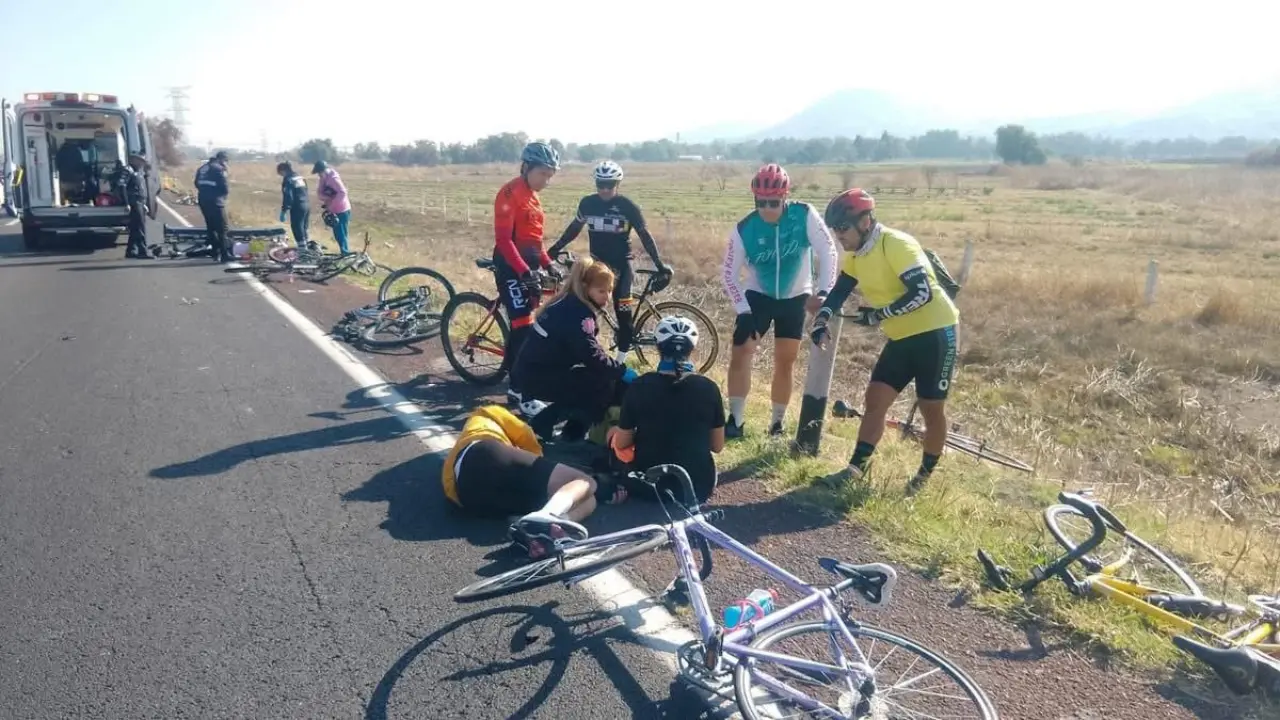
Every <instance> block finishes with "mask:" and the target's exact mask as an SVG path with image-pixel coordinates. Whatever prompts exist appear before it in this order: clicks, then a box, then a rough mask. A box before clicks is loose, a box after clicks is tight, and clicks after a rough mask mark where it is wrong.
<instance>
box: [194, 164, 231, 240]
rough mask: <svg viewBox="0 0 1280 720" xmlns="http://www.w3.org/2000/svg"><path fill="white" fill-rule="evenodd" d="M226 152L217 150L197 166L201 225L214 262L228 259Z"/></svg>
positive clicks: (197, 194)
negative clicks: (207, 234)
mask: <svg viewBox="0 0 1280 720" xmlns="http://www.w3.org/2000/svg"><path fill="white" fill-rule="evenodd" d="M230 190H231V188H230V185H228V183H227V153H226V151H225V150H219V151H218V154H216V155H214V156H213V157H211V158H209V159H208V160H207V161H205V163H204V164H203V165H201V166H200V169H199V170H196V200H197V201H198V202H199V204H200V214H201V215H204V226H205V229H206V230H207V231H208V233H209V246H210V248H211V249H212V251H211V253H210V254H211V255H212V257H213V259H214V260H215V261H217V262H224V263H225V262H231V261H232V260H233V259H234V258H232V257H231V248H229V247H227V195H228V194H229V193H230Z"/></svg>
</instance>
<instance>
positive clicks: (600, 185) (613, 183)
mask: <svg viewBox="0 0 1280 720" xmlns="http://www.w3.org/2000/svg"><path fill="white" fill-rule="evenodd" d="M616 187H618V181H617V180H605V181H603V182H597V183H596V189H597V190H612V189H614V188H616Z"/></svg>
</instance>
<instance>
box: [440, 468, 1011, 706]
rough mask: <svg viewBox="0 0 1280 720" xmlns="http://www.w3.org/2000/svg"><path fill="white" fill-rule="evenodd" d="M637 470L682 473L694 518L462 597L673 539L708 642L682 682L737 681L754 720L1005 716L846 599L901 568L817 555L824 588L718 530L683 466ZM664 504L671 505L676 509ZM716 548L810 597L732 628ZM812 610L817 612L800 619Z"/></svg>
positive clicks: (549, 577)
mask: <svg viewBox="0 0 1280 720" xmlns="http://www.w3.org/2000/svg"><path fill="white" fill-rule="evenodd" d="M632 477H633V478H635V479H637V480H643V481H644V482H646V483H648V484H649V485H651V486H653V487H654V488H655V491H656V489H657V487H658V482H659V481H661V480H663V479H665V478H667V477H674V478H677V479H679V480H680V481H681V484H682V485H683V487H684V493H685V497H686V498H687V499H688V500H689V502H687V503H685V504H681V503H678V502H675V503H673V504H674V505H676V506H677V507H679V508H681V509H683V510H684V512H685V514H686V515H688V517H687V518H686V519H681V520H678V521H677V520H673V519H672V518H671V515H670V513H669V512H668V513H667V519H668V521H669V522H668V523H667V524H665V525H646V526H644V527H638V528H632V529H630V530H622V531H619V532H614V533H609V534H606V535H600V536H598V537H591V538H587V539H585V540H581V541H577V542H574V541H565V542H560V543H558V544H557V547H556V552H555V553H554V554H553V555H551V556H548V557H546V558H543V559H541V560H538V561H535V562H532V563H529V564H527V565H523V566H521V567H518V568H516V569H514V570H511V571H509V572H505V573H503V574H501V575H496V576H494V577H489V578H485V579H483V580H480V581H478V582H476V583H473V584H471V585H469V586H467V587H465V588H463V589H461V590H459V591H458V592H457V593H456V594H455V595H454V596H453V597H454V600H455V601H456V602H474V601H478V600H486V599H489V598H496V597H502V596H504V595H511V594H513V593H517V592H521V591H524V590H531V589H533V588H537V587H542V586H545V585H550V584H552V583H556V582H563V583H564V584H565V585H566V586H568V585H572V584H574V583H577V582H581V581H583V580H585V579H586V578H589V577H591V576H593V575H596V574H599V573H602V572H605V571H607V570H609V569H611V568H612V567H614V566H615V565H618V564H620V563H623V562H626V561H627V560H630V559H632V558H634V557H637V556H639V555H643V554H645V553H649V552H653V551H655V550H658V549H661V548H664V547H667V546H671V547H673V549H674V550H673V552H674V553H675V555H676V560H677V562H678V566H679V571H680V575H679V578H677V580H676V583H675V585H676V586H678V587H681V588H683V589H684V590H686V591H687V592H688V595H689V599H690V601H691V602H692V605H693V611H694V616H695V618H696V619H697V624H698V631H699V632H698V635H699V638H698V639H697V640H694V641H693V642H692V643H689V644H687V645H685V646H684V647H682V648H681V649H680V651H679V654H678V658H677V666H678V667H679V669H680V674H681V677H682V678H683V679H685V680H686V681H688V682H690V683H692V684H695V685H698V686H701V687H704V688H706V689H710V690H718V689H719V687H717V686H723V685H724V684H727V681H728V680H729V679H730V677H732V683H733V690H734V696H735V698H736V700H737V703H738V708H739V709H740V710H741V712H742V715H743V717H745V718H747V720H757V718H774V717H821V718H877V719H879V718H899V717H901V718H979V719H981V720H994V719H995V718H996V717H997V715H996V710H995V706H994V705H993V704H992V702H991V700H990V699H988V698H987V696H986V694H985V693H984V692H983V691H982V689H981V688H980V687H978V685H977V683H975V682H974V681H973V680H972V679H971V678H970V677H969V676H968V675H966V674H965V673H964V671H963V670H961V669H960V668H958V667H956V666H955V665H953V664H952V663H951V662H950V661H948V660H946V659H945V658H943V657H942V656H941V655H939V654H938V653H936V652H934V651H932V650H929V649H928V648H926V647H924V646H923V645H920V644H919V643H917V642H915V641H914V640H910V639H908V638H905V637H903V636H901V635H897V634H894V633H891V632H888V631H885V630H881V629H878V628H875V627H872V626H869V625H865V624H863V623H860V622H858V621H857V620H855V619H853V618H852V617H851V615H850V607H849V604H848V603H847V602H846V600H845V598H844V597H843V594H844V593H845V592H846V591H848V590H853V591H854V595H853V596H854V598H855V599H857V600H860V601H862V602H864V603H866V604H868V605H871V606H873V607H874V606H881V605H885V604H887V603H888V602H889V600H890V598H891V596H892V592H893V587H894V583H895V582H896V580H897V574H896V573H895V572H894V570H893V568H891V567H889V566H888V565H885V564H882V563H871V564H868V565H852V564H848V563H844V562H840V561H838V560H834V559H832V558H825V557H824V558H819V559H818V565H819V566H821V567H822V569H824V570H826V571H827V572H830V573H832V574H833V575H836V576H837V577H839V578H840V580H839V581H838V582H836V583H835V584H834V585H829V586H815V585H813V584H811V583H809V582H806V581H805V580H802V579H800V578H799V577H797V576H795V575H793V574H791V573H790V572H788V571H786V570H784V569H782V568H780V567H778V566H777V565H774V564H773V563H771V562H769V561H768V560H767V559H765V558H764V557H763V556H761V555H759V554H758V553H756V552H754V551H752V550H751V549H750V548H748V547H746V546H745V545H743V544H742V543H739V542H738V541H737V540H734V539H733V538H732V537H730V536H728V535H727V534H725V533H724V532H722V531H721V530H719V529H718V528H716V527H715V526H714V525H712V524H711V523H712V520H714V519H715V518H717V517H721V516H722V515H723V512H724V511H723V510H711V511H707V512H704V511H703V510H702V509H701V508H700V507H699V506H698V503H697V502H696V499H695V498H696V495H695V494H694V491H693V483H692V481H691V480H690V478H689V473H688V472H686V471H685V469H684V468H682V467H680V466H679V465H658V466H656V467H653V468H650V469H649V470H647V471H645V472H644V473H634V474H633V475H632ZM668 495H669V497H670V498H671V500H673V501H674V500H675V498H674V496H672V495H670V493H669V492H668ZM661 500H662V496H661V493H659V501H660V502H661ZM662 507H663V509H664V511H665V510H666V504H665V503H663V504H662ZM691 537H692V539H693V542H692V543H691V541H690V538H691ZM695 543H696V544H697V545H698V549H699V551H700V554H701V556H702V565H701V568H699V565H698V562H697V561H696V560H695V558H694V553H693V544H695ZM708 543H710V544H713V545H715V546H717V547H719V548H721V549H723V550H725V551H727V552H729V553H732V554H733V555H736V556H737V557H739V558H741V559H743V560H744V561H746V562H747V563H749V564H750V565H751V566H752V567H754V568H755V569H757V570H759V571H761V572H763V573H765V574H766V575H768V576H769V577H770V578H772V579H773V580H774V581H776V582H777V583H779V584H780V585H782V586H784V587H785V588H787V589H789V590H790V591H791V592H792V593H794V594H795V595H798V596H800V598H801V599H800V600H797V601H796V602H794V603H791V604H790V605H786V606H783V607H779V608H778V609H777V610H775V611H774V612H772V613H770V614H768V615H765V616H764V617H758V616H757V617H754V618H753V619H752V620H750V621H749V622H745V623H742V624H740V625H738V626H737V627H735V628H733V629H731V630H727V629H725V628H724V627H722V626H721V625H720V624H719V623H717V621H716V618H715V615H714V614H713V613H712V611H711V609H710V607H709V606H708V603H707V596H706V593H705V592H704V590H703V587H702V581H703V580H705V579H707V578H708V577H709V576H710V575H711V550H710V547H709V545H708ZM806 614H807V615H809V617H808V618H802V617H801V616H803V615H806ZM815 615H816V616H820V619H818V618H816V617H814V616H815ZM792 621H794V622H792ZM877 651H879V655H878V654H877ZM877 657H878V659H877Z"/></svg>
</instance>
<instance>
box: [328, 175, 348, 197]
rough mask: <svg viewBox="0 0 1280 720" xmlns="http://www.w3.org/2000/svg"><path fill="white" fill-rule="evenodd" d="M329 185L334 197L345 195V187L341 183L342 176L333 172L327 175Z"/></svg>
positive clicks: (344, 184)
mask: <svg viewBox="0 0 1280 720" xmlns="http://www.w3.org/2000/svg"><path fill="white" fill-rule="evenodd" d="M329 184H330V185H332V186H333V188H332V190H333V194H334V195H338V194H342V195H346V194H347V185H346V183H344V182H342V176H341V175H339V174H338V173H336V172H335V173H332V174H331V175H329Z"/></svg>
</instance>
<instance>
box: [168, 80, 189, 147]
mask: <svg viewBox="0 0 1280 720" xmlns="http://www.w3.org/2000/svg"><path fill="white" fill-rule="evenodd" d="M190 89H191V86H190V85H182V86H179V87H170V88H166V90H167V91H168V93H169V112H170V113H172V115H173V124H174V125H176V126H178V129H179V130H181V131H182V137H183V139H184V140H186V141H187V142H190V136H189V135H188V134H187V110H189V109H190V108H188V107H187V100H189V99H190V96H189V95H188V94H187V91H188V90H190Z"/></svg>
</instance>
